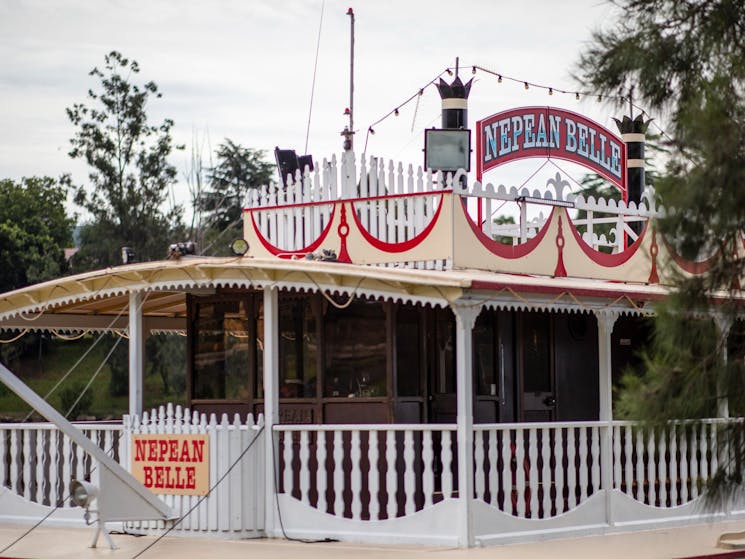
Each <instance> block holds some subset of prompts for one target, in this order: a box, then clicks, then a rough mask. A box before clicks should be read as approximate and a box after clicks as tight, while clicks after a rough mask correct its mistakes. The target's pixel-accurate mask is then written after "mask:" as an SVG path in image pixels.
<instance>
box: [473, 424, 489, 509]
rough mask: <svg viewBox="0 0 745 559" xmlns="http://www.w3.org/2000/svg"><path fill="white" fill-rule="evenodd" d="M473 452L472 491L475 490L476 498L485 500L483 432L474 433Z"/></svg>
mask: <svg viewBox="0 0 745 559" xmlns="http://www.w3.org/2000/svg"><path fill="white" fill-rule="evenodd" d="M473 439H474V441H473V442H474V454H473V459H474V462H475V473H476V476H475V479H474V491H475V492H476V498H477V499H482V500H484V501H485V500H486V495H485V494H486V478H485V475H484V474H485V472H484V469H485V467H486V466H485V465H484V455H485V452H484V432H483V431H477V432H476V433H475V434H474V437H473Z"/></svg>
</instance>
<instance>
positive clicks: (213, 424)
mask: <svg viewBox="0 0 745 559" xmlns="http://www.w3.org/2000/svg"><path fill="white" fill-rule="evenodd" d="M264 382H266V381H264ZM217 429H218V423H217V416H216V415H215V414H214V413H211V414H210V416H209V423H208V426H207V434H208V435H209V437H210V487H214V486H215V484H216V483H217V479H218V477H219V475H220V473H221V472H220V462H219V460H220V456H221V454H222V452H221V449H220V448H219V447H218V444H217V443H218V439H217ZM217 497H218V499H208V500H207V507H208V508H207V522H208V524H207V528H208V529H209V530H212V531H215V530H218V529H219V524H218V520H219V514H220V509H219V507H218V504H219V493H218V494H217Z"/></svg>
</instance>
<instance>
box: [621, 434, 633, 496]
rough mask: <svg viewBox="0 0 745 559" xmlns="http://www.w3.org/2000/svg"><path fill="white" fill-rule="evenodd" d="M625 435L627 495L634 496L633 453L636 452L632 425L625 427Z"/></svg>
mask: <svg viewBox="0 0 745 559" xmlns="http://www.w3.org/2000/svg"><path fill="white" fill-rule="evenodd" d="M622 432H623V435H624V454H625V460H624V473H625V478H626V493H627V494H628V495H631V496H634V488H633V483H634V462H633V452H634V445H633V439H632V428H631V426H630V425H626V426H625V427H623V431H622Z"/></svg>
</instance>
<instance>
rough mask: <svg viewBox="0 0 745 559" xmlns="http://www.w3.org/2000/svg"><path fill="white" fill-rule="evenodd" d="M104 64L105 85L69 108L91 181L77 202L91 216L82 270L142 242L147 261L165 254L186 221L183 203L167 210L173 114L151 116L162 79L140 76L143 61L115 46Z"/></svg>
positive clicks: (112, 260)
mask: <svg viewBox="0 0 745 559" xmlns="http://www.w3.org/2000/svg"><path fill="white" fill-rule="evenodd" d="M104 60H105V66H104V68H103V70H99V69H98V68H93V70H92V71H91V72H90V75H91V76H93V77H94V78H97V79H98V81H99V84H98V86H99V87H98V90H96V91H94V90H93V89H89V90H88V101H87V104H83V103H76V104H75V105H73V106H72V107H70V108H68V109H67V115H68V117H69V119H70V121H71V122H72V123H73V125H75V127H76V128H77V131H76V133H75V136H74V137H73V138H72V139H71V140H70V142H71V144H72V149H71V151H70V152H69V154H70V157H72V158H74V159H83V160H84V161H85V162H86V163H87V164H88V166H89V168H90V172H89V175H88V178H89V183H90V188H88V187H86V186H84V185H79V186H76V187H75V203H76V204H78V205H80V206H81V207H83V208H84V209H85V210H86V211H87V212H88V214H89V215H90V220H89V222H88V223H86V224H85V225H84V226H83V227H82V228H81V231H80V251H79V252H78V254H77V255H76V259H75V264H76V267H77V268H79V269H81V270H87V269H93V268H101V267H104V266H110V265H114V264H119V263H121V247H123V246H130V247H132V248H134V250H135V253H136V255H137V258H138V259H140V260H152V259H158V258H163V257H164V256H165V251H166V248H167V247H166V242H165V239H168V238H169V237H170V234H171V232H172V230H173V229H174V228H175V227H176V226H178V225H179V221H180V215H181V212H180V208H178V207H174V208H171V209H170V210H168V211H164V210H163V206H164V204H165V202H166V200H167V197H168V192H169V187H170V186H171V185H172V184H173V183H174V182H175V177H176V169H175V167H174V166H173V165H171V164H170V163H169V162H168V157H169V155H170V154H171V151H172V150H173V149H174V145H173V139H172V137H171V128H172V127H173V121H172V120H169V119H165V120H163V122H161V123H160V124H157V125H152V124H150V123H149V122H148V116H147V109H148V103H149V101H150V99H151V98H152V97H155V98H160V97H161V93H160V92H159V90H158V87H157V86H156V85H155V83H154V82H152V81H150V82H146V83H144V84H142V85H138V84H136V83H135V82H134V79H135V78H136V77H137V74H139V72H140V67H139V65H138V64H137V62H136V61H134V60H129V59H127V58H125V57H124V56H123V55H122V54H120V53H118V52H116V51H112V52H111V53H109V54H107V55H106V56H105V58H104Z"/></svg>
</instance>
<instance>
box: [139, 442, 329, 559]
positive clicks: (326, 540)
mask: <svg viewBox="0 0 745 559" xmlns="http://www.w3.org/2000/svg"><path fill="white" fill-rule="evenodd" d="M319 434H320V432H319ZM268 436H269V437H271V438H272V454H273V455H274V456H275V458H276V456H277V449H276V448H275V443H274V433H273V432H270V433H269V435H268ZM277 462H278V461H277V460H276V459H275V460H274V464H275V467H274V468H273V470H274V472H273V473H274V475H273V476H272V479H273V480H274V502H275V503H276V505H277V520H279V529H280V530H282V535H283V536H284V538H285V539H286V540H289V541H291V542H300V543H332V542H338V541H339V540H336V539H334V538H323V539H320V540H309V539H305V538H292V537H290V536H288V535H287V532H286V531H285V525H284V523H283V522H282V511H281V509H280V507H279V480H278V479H277V478H278V477H279V472H277V469H278V463H277ZM319 467H320V464H319ZM319 500H320V497H319ZM132 559H134V558H132Z"/></svg>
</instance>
